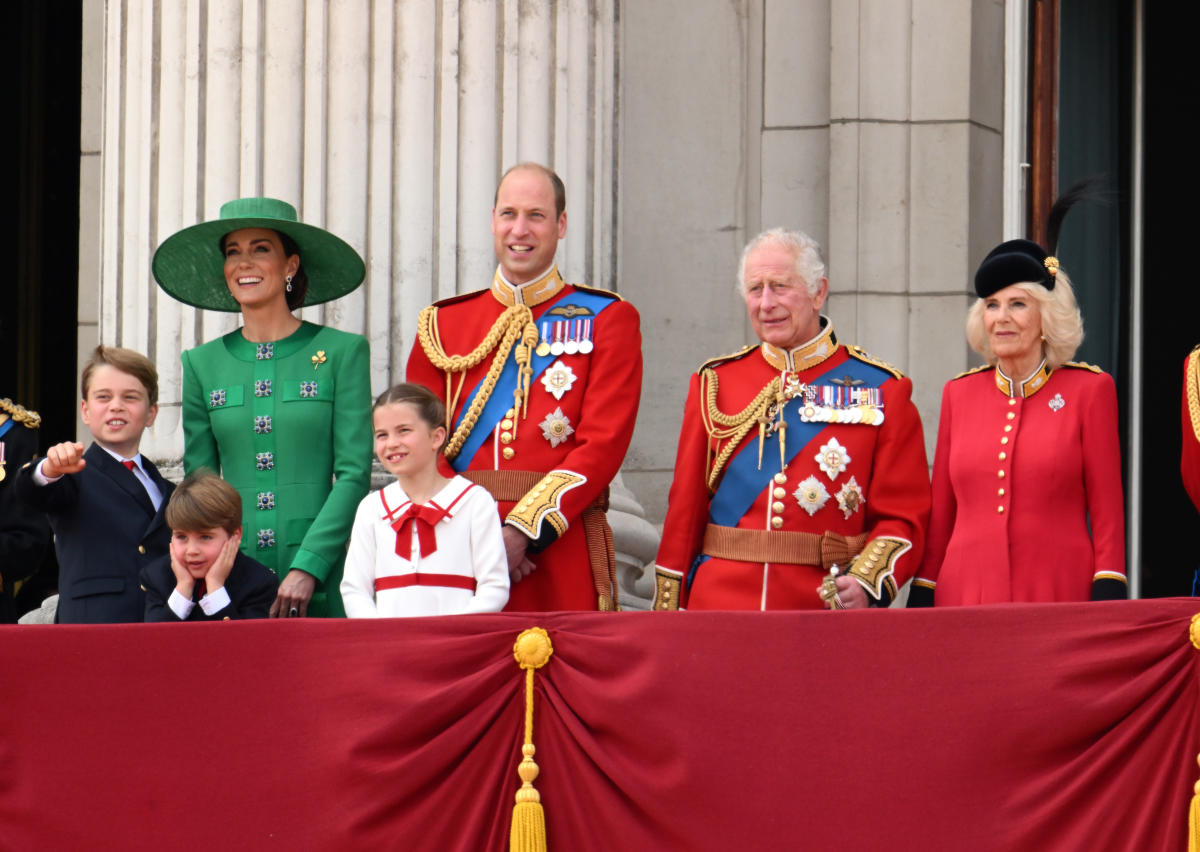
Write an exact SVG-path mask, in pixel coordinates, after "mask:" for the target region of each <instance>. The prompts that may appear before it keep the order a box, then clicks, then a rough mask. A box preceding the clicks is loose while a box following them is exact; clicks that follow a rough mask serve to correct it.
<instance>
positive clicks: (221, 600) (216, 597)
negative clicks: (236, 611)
mask: <svg viewBox="0 0 1200 852" xmlns="http://www.w3.org/2000/svg"><path fill="white" fill-rule="evenodd" d="M231 603H233V600H232V599H231V598H230V597H229V592H227V591H225V587H224V586H222V587H221V588H219V589H217V590H216V591H215V592H209V593H208V594H207V595H205V596H204V597H202V598H200V609H202V610H204V614H205V615H216V614H217V613H218V612H220V611H221V610H223V609H225V607H227V606H229V605H230V604H231Z"/></svg>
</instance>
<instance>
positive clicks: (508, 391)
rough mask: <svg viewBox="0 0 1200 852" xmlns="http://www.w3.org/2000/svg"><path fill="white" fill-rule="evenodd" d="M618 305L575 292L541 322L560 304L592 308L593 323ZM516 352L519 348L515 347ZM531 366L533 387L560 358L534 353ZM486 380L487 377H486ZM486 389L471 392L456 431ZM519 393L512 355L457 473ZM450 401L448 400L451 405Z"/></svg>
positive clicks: (560, 300)
mask: <svg viewBox="0 0 1200 852" xmlns="http://www.w3.org/2000/svg"><path fill="white" fill-rule="evenodd" d="M615 301H617V300H616V298H614V297H613V296H609V295H601V294H599V293H589V292H587V291H585V290H574V291H572V292H569V293H565V294H564V295H562V296H559V297H558V298H557V299H555V300H554V301H553V302H551V303H550V304H549V305H547V306H546V310H544V311H542V313H541V315H540V318H545V316H546V315H547V314H548V313H549V312H550V310H551V309H552V308H554V307H556V306H557V305H559V304H565V303H570V304H573V305H578V306H580V307H583V308H588V309H589V310H590V311H591V312H592V314H591V319H595V318H596V317H597V316H599V315H600V312H601V311H603V310H604V309H605V308H607V307H608V306H609V305H611V304H612V303H613V302H615ZM595 334H596V327H595V325H593V326H592V335H593V336H594V335H595ZM513 348H514V349H515V348H516V347H515V346H514V347H513ZM531 355H532V357H531V358H530V362H529V366H530V367H532V368H533V375H532V376H531V377H530V380H529V381H530V384H532V383H533V382H535V381H537V380H538V377H539V376H541V375H542V373H543V372H545V370H546V368H547V367H549V366H550V365H551V364H553V363H554V361H555V359H557V358H558V357H560V356H558V355H538V354H537V353H536V352H534V353H531ZM485 378H486V374H485ZM482 387H483V379H480V380H479V383H478V384H477V385H475V387H473V388H471V393H470V395H469V396H468V397H467V398H466V400H465V401H464V402H463V405H462V408H461V409H460V410H459V412H458V416H457V417H456V418H455V419H454V428H455V429H457V428H458V424H459V423H461V422H462V419H463V416H464V415H465V414H466V413H467V411H468V410H469V409H470V408H471V402H472V401H473V400H474V399H475V397H476V396H477V395H478V394H479V391H480V389H481V388H482ZM516 389H517V359H516V358H514V357H513V356H512V353H511V352H510V353H509V357H508V360H507V361H506V362H505V364H504V369H503V370H501V371H500V376H499V378H497V379H496V387H494V388H493V389H492V395H491V396H490V397H488V401H487V402H486V403H485V404H484V406H483V411H481V412H480V413H479V419H478V420H477V421H476V422H475V426H474V428H472V429H471V434H470V435H468V436H467V440H466V441H465V442H464V443H463V446H462V449H461V450H459V452H458V455H457V456H455V457H454V460H453V461H451V462H450V466H451V467H452V468H454V470H455V471H456V472H457V473H462V472H463V471H464V470H466V469H467V467H468V466H469V465H470V464H471V459H473V458H475V453H477V452H478V451H479V448H480V447H482V446H483V442H484V441H486V440H487V438H488V436H489V435H490V434H492V430H493V429H495V428H496V424H497V423H499V422H500V421H501V420H503V419H504V414H505V412H507V411H508V410H509V409H510V408H512V406H513V393H514V392H515V391H516ZM448 401H449V400H447V402H448Z"/></svg>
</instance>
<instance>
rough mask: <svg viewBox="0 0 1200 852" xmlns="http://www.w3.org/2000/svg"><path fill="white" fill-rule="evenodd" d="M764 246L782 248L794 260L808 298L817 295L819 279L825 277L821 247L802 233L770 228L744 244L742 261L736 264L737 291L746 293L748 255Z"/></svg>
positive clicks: (819, 285)
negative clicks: (790, 254) (788, 252)
mask: <svg viewBox="0 0 1200 852" xmlns="http://www.w3.org/2000/svg"><path fill="white" fill-rule="evenodd" d="M765 245H777V246H783V247H784V248H786V249H788V250H789V251H790V252H791V253H792V256H793V257H795V258H796V274H797V275H799V276H800V278H801V280H803V281H804V286H805V288H806V289H807V290H808V294H809V295H810V296H815V295H817V291H818V290H819V289H820V288H821V279H822V278H824V277H825V261H824V260H822V259H821V246H820V245H819V244H818V243H817V241H816V240H814V239H813V238H812V237H810V236H809V235H808V234H806V233H804V232H803V231H789V230H787V229H786V228H771V229H770V230H767V231H763V232H762V233H761V234H759V235H758V236H757V237H755V238H754V239H752V240H751V241H750V242H749V243H747V244H746V248H744V249H743V250H742V260H741V262H740V263H739V264H738V291H739V292H741V293H743V294H744V293H745V292H746V259H747V258H748V257H749V256H750V253H751V252H753V251H754V250H756V249H759V248H762V247H763V246H765Z"/></svg>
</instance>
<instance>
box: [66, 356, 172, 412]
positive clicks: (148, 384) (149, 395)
mask: <svg viewBox="0 0 1200 852" xmlns="http://www.w3.org/2000/svg"><path fill="white" fill-rule="evenodd" d="M104 366H108V367H113V368H115V369H117V370H120V371H121V372H122V373H128V374H129V375H131V376H133V377H134V378H135V379H137V380H138V381H139V382H141V383H142V387H144V388H145V389H146V399H147V400H148V401H149V403H150V405H158V370H156V369H155V368H154V362H153V361H151V360H150V359H149V358H147V357H146V356H145V355H143V354H142V353H140V352H134V351H133V350H132V349H122V348H120V347H119V346H103V345H101V346H97V347H96V348H95V349H94V350H92V357H91V358H89V359H88V362H87V363H86V364H84V365H83V375H82V376H80V379H79V390H80V391H81V392H82V394H83V398H84V399H87V395H88V388H89V387H91V384H92V373H94V372H96V368H97V367H104Z"/></svg>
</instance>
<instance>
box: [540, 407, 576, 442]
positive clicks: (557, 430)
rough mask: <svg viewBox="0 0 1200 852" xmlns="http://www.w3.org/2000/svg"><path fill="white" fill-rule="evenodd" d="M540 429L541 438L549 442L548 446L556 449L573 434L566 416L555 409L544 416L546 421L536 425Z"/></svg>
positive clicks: (560, 410)
mask: <svg viewBox="0 0 1200 852" xmlns="http://www.w3.org/2000/svg"><path fill="white" fill-rule="evenodd" d="M538 425H539V426H541V427H542V437H543V438H545V439H546V440H547V441H549V442H550V446H552V447H557V446H558V445H559V444H561V443H562V442H563V441H565V440H567V438H569V437H571V435H573V434H575V429H574V428H572V426H571V421H570V420H569V419H567V415H565V414H563V410H562V409H561V408H556V409H554V411H552V412H551V413H550V414H547V415H546V419H545V420H543V421H542V422H541V423H539V424H538Z"/></svg>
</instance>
